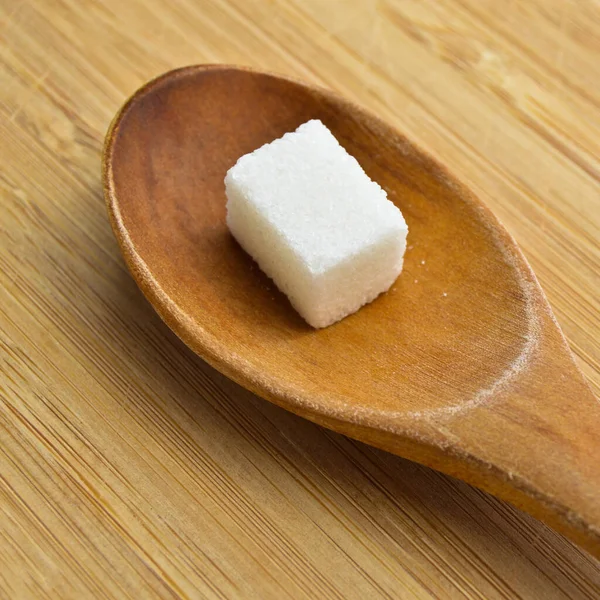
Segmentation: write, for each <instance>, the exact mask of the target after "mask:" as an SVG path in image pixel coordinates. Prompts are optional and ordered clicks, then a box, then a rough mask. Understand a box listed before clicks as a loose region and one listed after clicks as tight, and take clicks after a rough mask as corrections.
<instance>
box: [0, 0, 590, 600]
mask: <svg viewBox="0 0 600 600" xmlns="http://www.w3.org/2000/svg"><path fill="white" fill-rule="evenodd" d="M0 7H1V13H0V67H1V70H0V78H1V79H0V114H1V118H0V130H1V134H2V136H1V139H2V144H1V146H0V160H1V163H0V164H1V165H2V168H1V173H0V190H1V192H0V193H1V196H0V198H1V208H2V210H1V212H0V226H1V229H2V232H1V237H0V244H1V246H0V247H1V252H0V271H1V272H0V281H1V287H0V311H1V312H2V316H1V318H0V335H1V344H2V351H1V355H0V356H1V359H2V369H1V375H0V400H1V410H0V453H1V456H0V597H2V598H11V599H12V598H32V597H53V598H82V597H99V598H102V597H132V598H133V597H137V598H140V597H164V598H172V597H183V598H186V597H190V598H201V597H209V598H212V597H215V598H218V597H226V598H252V597H255V598H284V597H293V598H303V597H318V598H377V597H397V598H413V597H417V598H430V597H434V598H463V597H466V598H596V597H598V595H599V594H600V566H599V564H598V562H596V561H595V560H594V559H592V558H591V557H590V556H589V555H587V554H585V553H584V552H583V551H581V550H579V549H577V548H576V547H574V546H573V545H571V543H569V542H567V541H566V540H565V539H563V538H562V537H560V536H559V535H558V534H556V533H554V532H552V531H551V530H549V529H548V528H546V527H545V526H544V525H542V524H540V523H539V522H537V521H535V520H533V519H532V518H530V517H527V516H525V515H524V514H522V513H520V512H518V511H517V510H515V509H513V508H512V507H510V506H509V505H507V504H504V503H502V502H500V501H498V500H496V499H494V498H492V497H491V496H489V495H487V494H485V493H483V492H480V491H478V490H476V489H474V488H471V487H469V486H468V485H466V484H463V483H460V482H457V481H456V480H453V479H451V478H448V477H446V476H443V475H440V474H438V473H436V472H434V471H431V470H429V469H427V468H425V467H420V466H418V465H416V464H414V463H410V462H408V461H405V460H402V459H399V458H396V457H394V456H392V455H390V454H386V453H385V452H382V451H379V450H374V449H372V448H370V447H368V446H365V445H362V444H360V443H357V442H353V441H351V440H349V439H347V438H344V437H342V436H340V435H338V434H333V433H330V432H328V431H326V430H323V429H320V428H319V427H317V426H316V425H313V424H311V423H309V422H307V421H304V420H302V419H300V418H298V417H295V416H293V415H291V414H289V413H287V412H285V411H283V410H282V409H279V408H277V407H275V406H273V405H271V404H269V403H267V402H265V401H263V400H260V399H258V398H256V397H255V396H253V395H252V394H250V393H248V392H246V391H244V390H242V389H241V388H239V387H238V386H236V385H235V384H233V383H231V382H230V381H229V380H227V379H226V378H224V377H223V376H221V375H219V374H217V373H216V372H215V371H213V370H212V369H211V368H210V367H208V366H207V365H206V364H204V363H203V362H202V361H201V360H200V359H198V358H196V357H195V356H194V355H193V354H192V353H191V351H189V350H187V349H186V348H185V346H183V344H182V343H181V342H179V341H178V340H177V338H175V336H174V335H173V334H171V333H170V331H169V330H168V329H167V328H166V327H165V326H164V325H163V324H162V322H161V321H160V319H159V318H158V317H157V316H156V315H155V313H154V312H153V310H152V309H151V308H150V307H149V305H148V304H147V303H146V301H145V300H144V299H143V297H142V295H141V293H140V292H139V291H138V289H137V287H136V285H135V284H134V283H133V281H132V279H131V277H130V276H129V274H128V272H127V270H126V268H125V266H124V263H123V261H122V259H121V257H120V254H119V252H118V247H117V244H116V242H115V241H114V238H113V235H112V232H111V229H110V225H109V223H108V219H107V217H106V212H105V208H104V202H103V198H102V188H101V180H100V152H101V146H102V140H103V137H104V134H105V132H106V129H107V127H108V124H109V121H110V119H111V118H112V116H113V115H114V113H115V112H116V110H117V108H118V107H119V105H120V104H121V103H122V102H123V100H124V99H125V97H126V96H127V95H128V94H130V93H131V92H133V91H134V90H135V88H137V87H138V86H139V85H140V84H141V83H143V82H144V81H145V80H147V79H149V78H150V77H152V76H155V75H157V74H159V73H160V72H163V71H165V70H167V69H169V68H173V67H177V66H181V65H184V64H191V63H200V62H228V63H240V64H246V65H251V66H255V67H257V68H263V69H269V70H275V71H279V72H282V73H285V74H290V75H295V76H298V77H301V78H303V79H305V80H307V81H310V82H314V83H319V84H323V85H326V86H329V87H331V88H333V89H335V90H336V91H338V92H340V93H342V94H343V95H345V96H346V97H348V98H349V99H351V100H354V101H357V102H359V103H361V104H363V105H365V106H367V107H368V108H369V109H370V110H372V111H373V112H375V113H377V114H379V115H380V116H381V117H382V118H384V119H385V120H386V121H388V122H389V123H391V124H392V125H394V126H396V127H397V128H398V129H400V130H401V131H403V132H405V133H406V135H407V136H409V137H410V138H412V139H414V140H415V141H416V142H417V143H419V144H420V145H422V146H423V147H424V148H426V149H427V150H429V151H430V152H431V153H432V154H433V155H435V156H436V157H437V158H438V159H440V160H441V161H442V162H444V163H445V164H447V165H448V166H449V167H450V168H451V169H452V171H453V172H454V173H455V174H456V175H457V176H458V177H459V178H461V179H462V180H463V181H465V182H466V183H467V184H468V185H470V186H471V187H472V188H473V189H474V190H475V191H476V192H477V193H478V194H479V195H480V197H482V198H483V199H484V200H485V201H486V202H487V203H488V205H489V206H490V207H491V208H492V209H493V210H494V212H495V213H496V214H497V215H498V216H499V217H500V218H501V219H502V220H503V222H504V223H505V225H506V226H507V228H508V229H509V231H510V232H511V233H513V235H514V236H515V237H516V239H517V240H518V242H519V243H520V245H521V247H522V248H523V250H524V252H525V254H526V256H527V257H528V259H529V260H530V262H531V263H532V265H533V267H534V269H535V271H536V273H537V275H538V277H539V279H540V282H541V284H542V286H543V287H544V289H545V291H546V293H547V295H548V298H549V301H550V303H551V305H552V306H553V308H554V310H555V313H556V316H557V318H558V320H559V322H560V323H561V325H562V327H563V329H564V330H565V333H566V334H567V337H568V339H569V342H570V343H571V347H572V348H573V350H574V351H575V353H576V354H577V356H578V360H579V364H580V366H581V367H582V369H583V370H584V372H585V373H586V375H587V376H588V378H589V380H590V382H591V384H592V387H593V388H594V389H595V391H596V393H598V391H599V390H600V335H599V334H600V320H599V318H598V314H599V312H598V311H599V308H600V306H599V305H600V300H599V296H598V287H599V285H598V284H599V275H598V273H599V272H600V251H599V248H598V235H599V233H600V231H599V230H600V182H599V177H600V161H599V160H598V156H599V155H600V151H599V145H600V143H599V142H598V140H599V139H600V136H599V135H598V134H599V133H600V84H599V83H598V82H600V60H598V57H599V51H600V42H599V40H600V5H598V3H597V2H594V1H592V0H581V1H580V2H569V1H567V0H537V1H534V0H531V1H528V2H525V1H513V2H495V1H494V0H483V1H482V0H442V1H438V2H433V1H432V2H423V1H417V0H414V1H409V0H406V1H400V0H398V1H396V2H392V1H385V0H382V1H379V2H376V1H374V0H370V1H366V0H365V1H354V2H350V1H347V2H342V1H339V0H304V1H301V0H287V1H283V0H282V1H268V0H261V1H253V0H248V1H244V0H237V1H236V2H234V1H233V0H229V1H228V0H215V1H214V2H193V1H192V0H175V1H173V2H166V1H163V2H161V1H158V0H155V1H153V2H147V1H146V2H142V1H141V0H139V1H138V0H131V1H125V0H121V1H120V2H117V1H116V0H110V1H108V0H107V1H106V2H99V1H98V2H95V1H92V0H85V1H81V0H61V1H59V0H30V1H24V2H18V0H17V1H16V2H15V1H14V0H2V1H0Z"/></svg>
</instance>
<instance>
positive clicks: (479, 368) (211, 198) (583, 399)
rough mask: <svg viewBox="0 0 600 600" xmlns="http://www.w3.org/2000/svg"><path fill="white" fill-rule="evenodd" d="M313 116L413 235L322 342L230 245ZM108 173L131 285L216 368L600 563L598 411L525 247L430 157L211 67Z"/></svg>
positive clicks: (357, 118)
mask: <svg viewBox="0 0 600 600" xmlns="http://www.w3.org/2000/svg"><path fill="white" fill-rule="evenodd" d="M314 118H317V119H320V120H321V121H323V123H325V125H326V126H327V127H328V128H329V129H330V130H331V131H332V133H333V134H334V135H335V136H336V137H337V139H338V140H339V141H340V143H341V144H342V146H344V147H345V148H346V150H347V151H348V152H349V153H350V154H351V155H353V156H355V157H356V159H357V160H358V161H359V163H360V164H361V165H362V167H363V168H364V170H365V171H366V172H367V174H368V175H369V176H370V177H371V178H372V179H373V180H375V181H377V182H378V183H379V184H380V185H381V186H382V187H383V188H384V189H385V190H386V191H387V193H388V197H389V198H390V200H392V201H393V202H395V203H396V204H397V205H398V206H399V208H400V209H401V210H402V213H403V214H404V216H405V218H406V221H407V223H408V226H409V237H408V244H409V246H408V250H407V254H406V258H405V265H404V269H403V272H402V274H401V275H400V277H399V278H398V280H397V282H396V283H395V284H394V285H393V286H392V288H391V289H390V291H389V292H387V293H386V294H383V295H382V296H380V297H379V298H377V299H376V300H375V301H374V302H372V303H371V304H369V305H367V306H365V307H364V308H362V309H361V310H360V311H358V312H357V313H355V314H353V315H351V316H349V317H347V318H346V319H344V320H342V321H340V322H338V323H336V324H334V325H333V326H330V327H328V328H326V329H322V330H314V329H312V328H310V327H309V326H308V325H307V324H306V323H305V322H304V321H303V320H302V319H301V318H300V317H299V316H298V315H297V314H296V312H295V311H294V310H293V308H292V307H291V305H290V304H289V302H288V301H287V299H286V298H285V296H283V295H282V294H281V293H280V292H279V291H278V290H277V288H276V287H275V285H274V284H273V283H272V282H271V281H270V280H269V279H268V278H267V277H266V276H265V275H264V274H263V273H262V272H261V271H260V270H259V269H258V267H257V266H256V264H255V263H254V262H253V261H252V259H251V258H250V257H249V256H248V255H246V254H245V253H244V252H243V250H242V249H241V248H240V247H239V246H238V245H237V243H236V242H235V241H234V240H233V238H232V237H231V235H230V234H229V232H228V230H227V226H226V223H225V202H226V198H225V192H224V184H223V179H224V177H225V173H226V172H227V170H228V169H229V168H230V167H231V166H232V165H233V164H234V163H235V162H236V160H237V159H238V158H239V157H240V156H241V155H243V154H246V153H248V152H251V151H252V150H254V149H256V148H258V147H259V146H261V145H262V144H264V143H267V142H270V141H272V140H273V139H275V138H278V137H280V136H281V135H283V134H284V133H286V132H288V131H292V130H294V129H295V128H296V127H298V126H299V125H300V124H302V123H304V122H306V121H308V120H309V119H314ZM103 162H104V186H105V195H106V199H107V204H108V210H109V215H110V219H111V223H112V226H113V229H114V231H115V234H116V237H117V239H118V241H119V244H120V247H121V250H122V252H123V255H124V257H125V259H126V262H127V264H128V266H129V268H130V270H131V272H132V274H133V276H134V278H135V279H136V281H137V283H138V285H139V286H140V288H141V289H142V290H143V292H144V293H145V295H146V296H147V297H148V299H149V300H150V302H151V303H152V304H153V306H154V307H155V309H156V310H157V312H158V313H159V314H160V316H161V317H162V318H163V319H164V321H165V322H166V323H167V324H168V325H169V326H170V327H171V329H173V331H174V332H175V333H176V334H177V335H178V336H180V337H181V338H182V339H183V341H184V342H185V343H186V344H187V345H188V346H190V347H191V348H192V349H193V350H194V351H195V352H197V353H198V354H199V355H200V356H201V357H202V358H204V359H205V360H207V361H208V362H209V363H210V364H212V365H213V366H214V367H216V368H217V369H218V370H220V371H221V372H223V373H224V374H226V375H227V376H229V377H231V378H232V379H234V380H235V381H237V382H238V383H240V384H241V385H243V386H245V387H246V388H249V389H250V390H252V391H254V392H255V393H257V394H259V395H260V396H262V397H264V398H266V399H268V400H271V401H273V402H275V403H276V404H278V405H280V406H283V407H284V408H286V409H288V410H291V411H293V412H295V413H297V414H299V415H302V416H304V417H306V418H309V419H311V420H313V421H315V422H317V423H319V424H321V425H324V426H326V427H329V428H331V429H334V430H336V431H339V432H341V433H344V434H346V435H349V436H351V437H354V438H356V439H359V440H362V441H365V442H367V443H370V444H373V445H375V446H378V447H381V448H383V449H386V450H389V451H391V452H394V453H396V454H400V455H402V456H404V457H407V458H410V459H413V460H416V461H419V462H421V463H424V464H426V465H428V466H432V467H434V468H436V469H439V470H441V471H444V472H446V473H449V474H451V475H455V476H457V477H460V478H462V479H464V480H466V481H469V482H470V483H473V484H475V485H478V486H479V487H482V488H484V489H486V490H488V491H491V492H492V493H495V494H497V495H498V496H500V497H502V498H505V499H507V500H509V501H511V502H513V503H514V504H516V505H517V506H519V507H521V508H523V509H524V510H527V511H528V512H530V513H532V514H533V515H535V516H537V517H539V518H542V519H543V520H545V521H546V522H548V523H549V524H551V525H553V526H554V527H556V528H557V529H559V530H560V531H562V532H564V533H566V534H567V535H569V536H570V537H571V538H572V539H574V540H575V541H576V542H578V543H580V544H581V545H583V546H584V547H586V548H587V549H588V550H590V551H592V552H593V553H596V554H598V555H600V529H599V527H600V467H599V465H600V452H599V450H600V442H599V441H598V440H599V439H600V403H598V401H597V400H596V399H595V398H594V396H593V394H592V393H591V391H590V390H589V387H588V386H587V384H586V383H585V380H584V378H583V376H582V375H581V373H580V372H579V371H578V369H577V367H576V365H575V363H574V360H573V357H572V355H571V352H570V350H569V348H568V346H567V344H566V342H565V340H564V337H563V335H562V333H561V332H560V329H559V328H558V325H557V324H556V321H555V319H554V317H553V315H552V313H551V310H550V308H549V306H548V304H547V302H546V300H545V298H544V296H543V293H542V291H541V290H540V288H539V285H538V283H537V281H536V279H535V276H534V275H533V273H532V271H531V269H530V267H529V266H528V264H527V263H526V261H525V259H524V258H523V256H522V254H521V252H520V250H519V249H518V247H517V246H516V244H515V242H514V241H513V239H512V238H511V237H510V235H509V234H508V233H507V232H506V231H505V230H504V228H503V227H502V226H501V225H500V223H499V222H498V221H497V219H496V218H495V217H494V216H493V215H492V213H491V212H490V211H489V210H488V209H487V208H486V207H485V206H484V205H483V204H482V203H481V202H480V201H479V200H478V199H477V198H476V197H475V196H474V195H473V194H472V193H471V192H470V191H469V190H468V189H466V188H465V187H464V186H463V185H462V184H460V183H459V182H458V181H457V180H456V179H455V178H454V177H452V176H451V175H450V174H449V173H448V172H447V171H446V170H445V169H444V168H443V167H441V166H440V165H439V164H437V163H436V162H435V161H434V160H433V159H432V158H431V157H429V156H428V155H427V154H426V153H424V152H423V151H422V150H420V149H419V148H417V147H416V146H415V145H413V144H411V143H410V142H409V141H408V140H407V139H405V138H404V137H403V136H402V135H400V134H399V133H398V132H396V131H395V130H393V129H392V128H391V127H389V126H388V125H386V124H385V123H384V122H382V121H381V120H379V119H378V118H376V117H374V116H372V115H370V114H368V113H367V112H366V111H364V110H363V109H361V108H359V107H357V106H356V105H354V104H352V103H350V102H347V101H345V100H343V99H342V98H340V97H338V96H337V95H335V94H334V93H332V92H330V91H327V90H324V89H319V88H315V87H312V86H309V85H306V84H303V83H300V82H298V81H294V80H291V79H287V78H283V77H277V76H274V75H271V74H267V73H261V72H256V71H252V70H250V69H244V68H239V67H230V66H222V65H214V66H206V65H203V66H197V67H189V68H185V69H180V70H176V71H172V72H170V73H167V74H166V75H163V76H162V77H159V78H158V79H156V80H154V81H152V82H150V83H149V84H147V85H146V86H144V87H143V88H141V89H140V90H139V91H138V92H136V93H135V94H134V96H133V97H132V98H131V99H130V100H129V101H128V102H127V103H126V104H125V106H124V107H123V108H122V109H121V110H120V112H119V113H118V115H117V117H116V118H115V120H114V122H113V124H112V126H111V128H110V130H109V133H108V135H107V138H106V145H105V150H104V158H103ZM583 415H584V417H583Z"/></svg>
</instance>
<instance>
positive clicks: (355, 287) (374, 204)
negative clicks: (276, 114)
mask: <svg viewBox="0 0 600 600" xmlns="http://www.w3.org/2000/svg"><path fill="white" fill-rule="evenodd" d="M225 189H226V193H227V225H228V227H229V229H230V231H231V233H232V234H233V236H234V237H235V238H236V240H237V241H238V242H239V244H240V245H241V246H242V248H244V250H246V252H248V254H250V255H251V256H252V257H253V258H254V259H255V260H256V262H257V263H258V265H259V267H260V268H261V269H262V270H263V271H264V272H265V273H266V274H267V275H268V276H269V277H271V279H273V281H274V282H275V284H276V285H277V287H278V288H279V289H280V290H281V291H282V292H284V293H285V294H286V295H287V296H288V298H289V300H290V302H291V303H292V305H293V306H294V308H295V309H296V310H297V311H298V312H299V313H300V315H302V317H304V319H305V320H306V321H307V322H308V323H309V324H310V325H312V326H313V327H316V328H319V327H326V326H328V325H331V324H332V323H335V322H336V321H339V320H340V319H342V318H344V317H345V316H347V315H349V314H351V313H353V312H355V311H357V310H358V309H359V308H360V307H361V306H363V305H364V304H366V303H368V302H371V301H372V300H373V299H375V298H376V297H377V296H378V295H379V294H381V293H382V292H385V291H386V290H388V289H389V287H390V286H391V285H392V283H393V282H394V281H395V279H396V278H397V276H398V275H399V273H400V271H401V270H402V263H403V257H404V250H405V248H406V236H407V233H408V227H407V225H406V222H405V221H404V218H403V217H402V213H401V212H400V211H399V210H398V208H397V207H396V206H395V205H394V204H393V203H392V202H390V201H389V200H388V199H387V195H386V193H385V191H384V190H383V189H382V188H381V187H380V186H379V185H378V184H377V183H375V182H374V181H372V180H371V179H370V178H369V177H368V176H367V174H366V173H365V172H364V171H363V169H362V168H361V166H360V165H359V164H358V161H357V160H356V159H355V158H354V157H352V156H350V155H349V154H348V153H347V152H346V150H345V149H344V148H342V146H341V145H340V144H339V143H338V141H337V140H336V138H335V137H334V136H333V134H332V133H331V132H330V131H329V129H327V127H325V125H323V123H321V121H318V120H311V121H308V122H307V123H304V124H303V125H300V127H298V129H296V131H294V132H292V133H286V134H285V135H284V136H283V137H281V138H279V139H277V140H275V141H273V142H271V143H269V144H265V145H264V146H262V147H260V148H258V149H257V150H255V151H254V152H251V153H250V154H246V155H244V156H242V157H241V158H240V159H239V160H238V161H237V163H236V164H235V165H234V166H233V167H231V169H229V171H228V173H227V176H226V177H225Z"/></svg>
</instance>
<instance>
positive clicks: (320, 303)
mask: <svg viewBox="0 0 600 600" xmlns="http://www.w3.org/2000/svg"><path fill="white" fill-rule="evenodd" d="M406 235H407V231H406V230H405V229H398V230H397V231H392V232H390V233H388V234H387V235H386V236H385V237H382V238H381V239H380V240H379V241H378V242H377V243H375V244H373V245H371V246H369V247H366V248H363V249H361V250H360V251H359V252H358V253H357V254H355V255H354V256H351V257H348V258H347V259H345V260H343V261H341V262H339V263H338V264H336V265H334V266H333V267H332V268H331V269H329V270H328V271H327V272H325V273H323V274H322V275H321V276H320V277H319V278H318V283H319V284H318V285H317V286H315V302H314V309H313V310H312V314H311V321H309V322H311V325H313V326H314V327H327V326H328V325H331V324H332V323H335V322H336V321H339V320H340V319H343V318H344V317H345V316H347V315H349V314H352V313H354V312H356V311H357V310H358V309H359V308H361V307H362V306H364V305H365V304H368V303H369V302H371V301H373V300H374V299H375V298H377V296H379V295H380V294H381V293H383V292H385V291H387V290H388V289H389V288H390V286H391V285H392V284H393V283H394V281H395V280H396V278H397V277H398V275H399V274H400V272H401V271H402V264H403V260H404V251H405V249H406Z"/></svg>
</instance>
